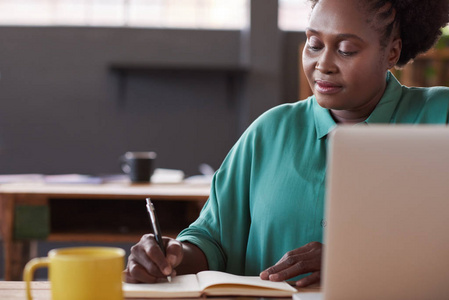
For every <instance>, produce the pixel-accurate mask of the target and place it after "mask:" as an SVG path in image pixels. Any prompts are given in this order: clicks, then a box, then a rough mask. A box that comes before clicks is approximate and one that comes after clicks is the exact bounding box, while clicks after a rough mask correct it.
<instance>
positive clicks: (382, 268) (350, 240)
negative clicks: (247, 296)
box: [294, 125, 449, 300]
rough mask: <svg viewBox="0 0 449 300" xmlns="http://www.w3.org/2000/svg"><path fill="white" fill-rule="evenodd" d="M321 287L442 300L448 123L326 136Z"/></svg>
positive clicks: (351, 294) (327, 295)
mask: <svg viewBox="0 0 449 300" xmlns="http://www.w3.org/2000/svg"><path fill="white" fill-rule="evenodd" d="M326 185H327V195H326V227H325V234H324V241H325V242H324V245H325V246H324V258H323V259H324V260H323V264H324V265H323V273H322V293H318V294H317V293H311V294H308V293H304V294H296V295H295V296H294V299H301V300H311V299H314V300H315V299H316V300H318V299H324V300H341V299H344V300H355V299H357V300H360V299H363V300H370V299H376V300H378V299H382V300H393V299H394V300H398V299H407V300H413V299H416V300H418V299H420V300H422V299H426V300H427V299H429V300H440V299H441V300H443V299H444V300H447V299H449V127H446V126H430V125H426V126H406V125H396V126H392V125H376V126H372V125H369V126H349V127H345V126H342V127H338V128H337V129H336V130H335V131H334V132H333V133H332V134H331V136H330V141H329V152H328V170H327V182H326Z"/></svg>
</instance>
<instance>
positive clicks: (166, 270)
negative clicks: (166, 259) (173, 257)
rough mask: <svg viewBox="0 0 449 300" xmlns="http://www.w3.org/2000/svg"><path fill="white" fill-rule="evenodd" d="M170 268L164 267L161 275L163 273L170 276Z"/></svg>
mask: <svg viewBox="0 0 449 300" xmlns="http://www.w3.org/2000/svg"><path fill="white" fill-rule="evenodd" d="M171 271H172V270H171V267H166V268H165V269H164V270H163V271H162V273H164V275H170V274H171Z"/></svg>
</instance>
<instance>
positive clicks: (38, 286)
mask: <svg viewBox="0 0 449 300" xmlns="http://www.w3.org/2000/svg"><path fill="white" fill-rule="evenodd" d="M31 287H32V295H33V299H34V300H50V299H51V292H50V283H49V282H48V281H35V282H32V283H31ZM320 290H321V289H320V287H319V286H314V287H308V288H301V289H298V292H299V293H309V292H320ZM0 299H2V300H15V299H22V300H23V299H26V287H25V283H24V282H23V281H0ZM200 299H204V298H200ZM213 299H214V300H219V299H233V300H238V299H241V300H243V299H246V300H250V299H259V298H254V297H228V298H223V297H221V298H217V297H214V298H213ZM271 299H273V300H276V298H271ZM279 299H289V298H279Z"/></svg>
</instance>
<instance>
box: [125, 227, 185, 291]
mask: <svg viewBox="0 0 449 300" xmlns="http://www.w3.org/2000/svg"><path fill="white" fill-rule="evenodd" d="M162 240H163V241H164V245H165V252H166V253H167V255H166V256H164V254H163V253H162V251H161V248H160V247H159V245H158V243H157V242H156V240H155V238H154V235H153V234H146V235H144V236H143V237H142V238H141V239H140V241H139V242H138V243H137V244H136V245H134V246H133V247H132V248H131V254H130V256H129V257H128V265H127V266H126V269H125V271H123V274H124V279H125V281H126V282H129V283H141V282H146V283H155V282H160V281H164V280H166V278H167V276H175V275H176V271H175V268H176V267H177V266H178V265H179V264H180V263H181V262H182V259H183V257H184V251H183V247H182V244H181V242H179V241H177V240H175V239H172V238H168V237H163V239H162Z"/></svg>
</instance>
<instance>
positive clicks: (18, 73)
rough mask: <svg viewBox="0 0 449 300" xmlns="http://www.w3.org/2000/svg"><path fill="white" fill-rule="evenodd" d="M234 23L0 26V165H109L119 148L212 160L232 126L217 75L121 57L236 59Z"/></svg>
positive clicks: (93, 169)
mask: <svg viewBox="0 0 449 300" xmlns="http://www.w3.org/2000/svg"><path fill="white" fill-rule="evenodd" d="M239 42H240V35H239V33H238V32H226V31H201V32H199V31H181V30H178V31H177V30H148V29H147V30H144V29H117V28H116V29H107V28H96V29H92V28H19V27H15V28H13V27H11V28H5V27H3V28H0V72H1V80H0V98H1V100H0V138H1V153H0V172H1V173H29V172H38V173H67V172H81V173H111V172H112V173H114V172H119V169H118V163H117V160H118V157H119V156H120V154H122V153H123V152H125V151H128V150H140V151H142V150H154V151H157V152H158V154H159V160H158V164H157V165H158V166H160V167H168V168H180V169H185V170H186V171H187V172H195V171H196V166H197V165H198V164H199V163H201V162H207V163H210V164H212V165H214V166H215V167H217V166H218V164H219V158H220V157H223V156H224V155H225V154H226V152H227V150H228V149H229V147H230V146H231V145H232V144H233V142H234V141H235V139H236V136H237V135H238V130H237V125H236V124H237V119H236V118H237V108H236V103H235V101H233V100H232V99H228V98H227V88H228V87H227V85H228V80H227V76H226V74H225V73H223V72H213V71H210V72H208V71H191V72H189V71H181V72H180V71H176V69H175V70H173V71H162V72H154V71H127V72H126V76H121V75H120V73H119V72H117V71H113V70H111V69H110V67H111V65H113V64H122V65H125V66H126V65H151V66H152V65H157V64H163V65H167V64H170V65H175V66H176V65H192V66H195V67H197V66H200V67H201V66H203V65H204V66H209V67H210V68H211V70H213V69H214V68H219V67H221V66H227V65H232V64H234V65H238V61H239Z"/></svg>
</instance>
